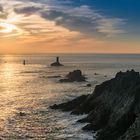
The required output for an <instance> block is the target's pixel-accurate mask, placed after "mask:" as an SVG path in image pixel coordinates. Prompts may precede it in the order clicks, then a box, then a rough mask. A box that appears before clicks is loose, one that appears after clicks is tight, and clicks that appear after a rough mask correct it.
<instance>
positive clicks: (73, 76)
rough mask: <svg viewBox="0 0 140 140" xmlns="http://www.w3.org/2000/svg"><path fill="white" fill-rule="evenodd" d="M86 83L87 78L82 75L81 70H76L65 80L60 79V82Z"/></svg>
mask: <svg viewBox="0 0 140 140" xmlns="http://www.w3.org/2000/svg"><path fill="white" fill-rule="evenodd" d="M75 81H76V82H84V81H86V78H85V76H83V75H82V72H81V70H74V71H72V72H70V73H68V74H67V75H66V78H65V79H60V82H75Z"/></svg>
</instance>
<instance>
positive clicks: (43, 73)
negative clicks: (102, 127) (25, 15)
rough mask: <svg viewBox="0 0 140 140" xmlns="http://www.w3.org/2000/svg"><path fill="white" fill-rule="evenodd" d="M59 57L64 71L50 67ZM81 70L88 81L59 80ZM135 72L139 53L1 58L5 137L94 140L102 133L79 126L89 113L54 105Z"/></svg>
mask: <svg viewBox="0 0 140 140" xmlns="http://www.w3.org/2000/svg"><path fill="white" fill-rule="evenodd" d="M56 56H59V57H60V61H61V63H62V64H64V66H63V67H51V66H50V64H51V63H52V62H54V61H55V59H56ZM24 60H25V62H26V65H23V61H24ZM77 69H80V70H81V71H82V73H83V75H85V76H86V77H87V82H80V83H78V82H74V83H60V82H59V80H60V79H61V78H63V77H65V75H66V74H68V73H69V72H71V71H73V70H77ZM131 69H134V70H136V71H138V72H140V55H139V54H35V55H33V54H32V55H31V54H30V55H0V139H1V140H93V139H94V138H93V136H94V135H96V132H94V131H83V130H82V127H83V126H85V125H86V123H82V124H81V123H78V122H77V120H79V119H81V118H84V117H86V114H84V115H79V116H76V115H70V112H62V111H60V110H52V109H50V108H49V106H51V105H53V104H59V103H62V102H66V101H69V100H71V99H74V98H75V97H78V96H80V95H83V94H91V93H92V92H93V90H94V88H95V86H96V85H98V84H100V83H102V82H103V81H106V80H109V79H111V78H113V77H114V76H115V74H116V73H117V72H119V71H127V70H131ZM88 83H90V84H91V85H92V86H91V87H87V86H86V85H87V84H88ZM94 140H95V139H94Z"/></svg>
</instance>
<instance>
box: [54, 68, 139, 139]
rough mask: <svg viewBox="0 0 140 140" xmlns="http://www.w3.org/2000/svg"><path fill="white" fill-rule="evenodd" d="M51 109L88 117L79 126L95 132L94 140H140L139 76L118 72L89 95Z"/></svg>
mask: <svg viewBox="0 0 140 140" xmlns="http://www.w3.org/2000/svg"><path fill="white" fill-rule="evenodd" d="M51 108H52V109H61V110H63V111H71V113H72V114H77V115H79V114H88V116H87V117H86V118H84V119H82V120H79V122H81V123H82V122H87V123H88V125H86V126H85V127H83V129H84V130H94V131H96V132H97V140H140V74H139V73H138V72H135V71H134V70H131V71H127V72H119V73H117V74H116V76H115V78H113V79H111V80H108V81H105V82H103V83H102V84H100V85H97V86H96V87H95V90H94V91H93V93H92V94H90V95H82V96H80V97H77V98H76V99H74V100H72V101H69V102H66V103H62V104H59V105H56V104H55V105H53V106H51Z"/></svg>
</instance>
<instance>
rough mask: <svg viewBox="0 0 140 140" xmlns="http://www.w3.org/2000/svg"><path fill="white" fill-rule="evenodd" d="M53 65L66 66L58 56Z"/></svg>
mask: <svg viewBox="0 0 140 140" xmlns="http://www.w3.org/2000/svg"><path fill="white" fill-rule="evenodd" d="M51 66H56V67H58V66H64V65H62V64H61V63H60V62H59V57H56V62H54V63H52V64H51Z"/></svg>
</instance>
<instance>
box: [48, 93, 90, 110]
mask: <svg viewBox="0 0 140 140" xmlns="http://www.w3.org/2000/svg"><path fill="white" fill-rule="evenodd" d="M87 96H88V95H82V96H80V97H77V98H76V99H74V100H72V101H69V102H66V103H62V104H59V105H56V104H55V105H53V106H51V107H50V108H52V109H61V110H63V111H71V110H72V109H73V108H76V107H77V106H80V104H81V103H82V102H83V101H84V100H85V98H86V97H87Z"/></svg>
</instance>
